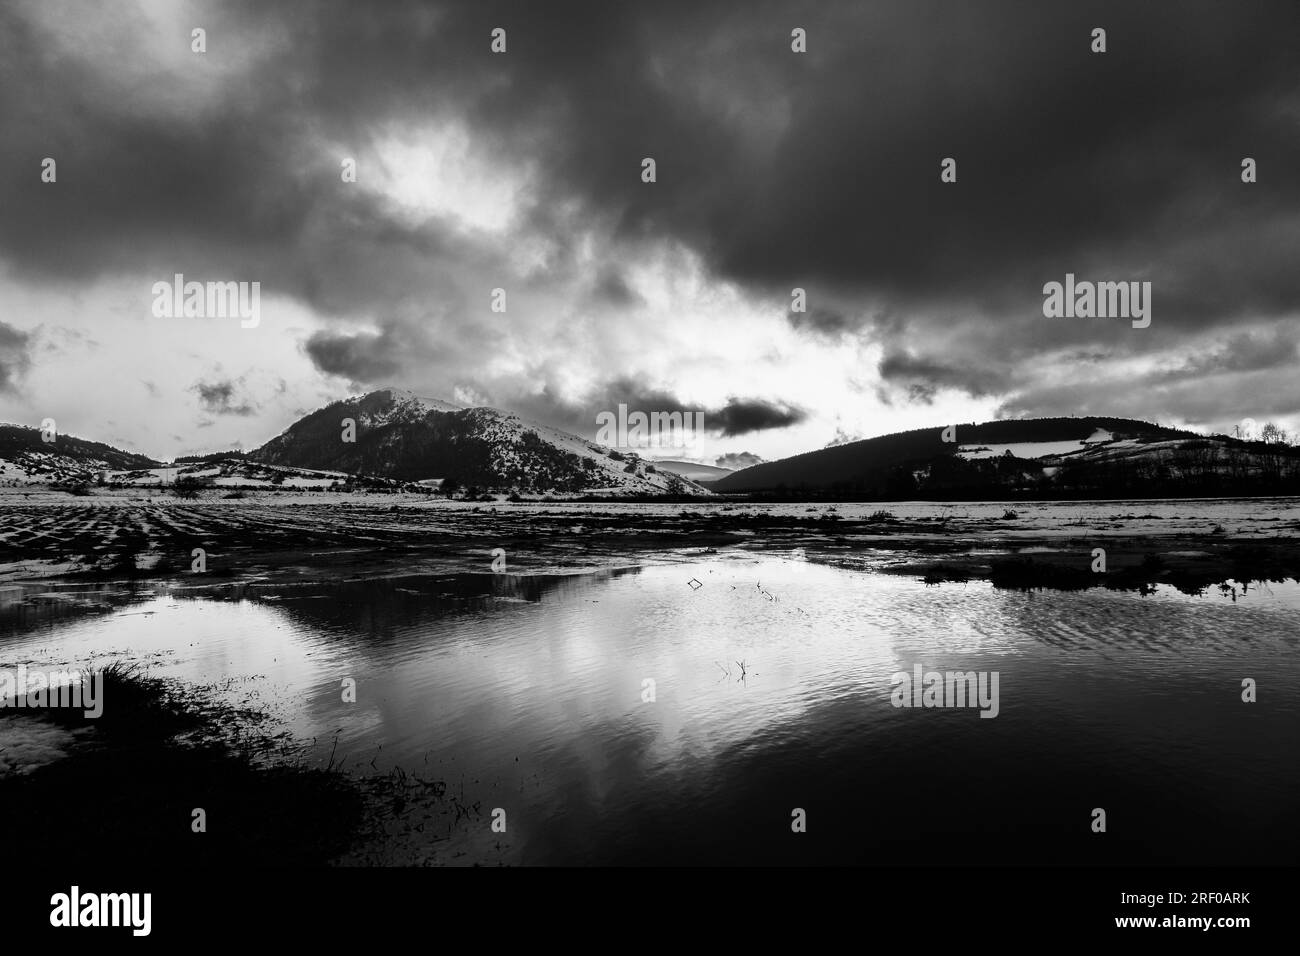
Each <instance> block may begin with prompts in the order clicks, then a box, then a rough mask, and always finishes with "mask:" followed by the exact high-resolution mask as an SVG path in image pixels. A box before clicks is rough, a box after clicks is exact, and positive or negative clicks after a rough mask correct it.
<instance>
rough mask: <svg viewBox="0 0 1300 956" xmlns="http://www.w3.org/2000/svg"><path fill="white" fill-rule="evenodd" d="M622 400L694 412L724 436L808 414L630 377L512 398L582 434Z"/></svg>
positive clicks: (525, 410)
mask: <svg viewBox="0 0 1300 956" xmlns="http://www.w3.org/2000/svg"><path fill="white" fill-rule="evenodd" d="M619 405H626V406H627V410H628V412H629V413H630V412H635V411H640V412H645V413H647V414H649V413H651V412H667V413H672V412H698V413H700V414H702V415H703V416H704V424H703V429H704V431H706V432H709V433H712V434H715V435H721V436H722V437H724V438H729V437H734V436H737V435H747V434H751V433H753V432H760V431H767V430H769V429H775V428H786V427H788V426H790V425H797V424H799V423H800V422H802V421H804V420H805V419H806V418H807V417H808V413H807V412H806V411H805V410H804V409H801V408H796V407H794V406H792V405H790V404H788V403H784V402H776V401H769V400H767V399H754V398H744V399H742V398H729V399H728V400H727V401H726V402H725V403H724V404H723V405H720V406H716V407H712V408H709V407H704V406H701V405H698V404H691V403H689V402H684V401H682V400H681V399H680V398H679V397H677V396H676V395H675V394H673V393H672V392H670V391H666V390H664V389H660V388H654V387H651V386H647V385H645V384H644V383H642V382H639V381H637V380H636V379H634V378H631V377H622V378H618V379H614V380H612V381H609V382H605V383H603V384H601V385H600V386H598V387H596V388H594V389H592V390H590V391H589V392H588V393H587V394H586V395H585V396H583V398H582V400H581V401H576V402H575V401H566V400H564V399H561V398H559V397H557V395H556V394H555V392H554V390H552V389H550V388H545V389H542V390H541V391H540V392H536V393H533V394H531V395H523V396H519V397H517V398H515V399H514V400H512V401H511V402H510V406H511V407H512V408H518V409H519V410H520V414H522V415H524V416H525V417H532V418H536V419H540V420H542V421H547V422H552V423H554V424H556V425H558V426H560V427H561V428H566V429H568V430H570V431H573V432H576V433H578V434H580V435H587V436H591V435H592V434H594V432H595V431H596V424H597V422H596V416H597V415H598V414H599V413H601V412H616V411H617V409H618V406H619Z"/></svg>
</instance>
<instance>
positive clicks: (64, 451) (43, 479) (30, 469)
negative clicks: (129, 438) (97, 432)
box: [0, 424, 158, 485]
mask: <svg viewBox="0 0 1300 956" xmlns="http://www.w3.org/2000/svg"><path fill="white" fill-rule="evenodd" d="M41 434H42V433H41V430H40V429H39V428H29V427H27V426H25V425H6V424H0V485H28V484H38V483H39V484H46V483H48V484H66V483H81V482H87V481H94V480H96V479H97V478H98V476H99V473H100V472H102V471H111V470H118V469H128V468H151V467H154V466H156V465H157V464H158V463H157V462H156V461H154V460H153V459H152V458H148V457H146V456H144V455H137V454H134V453H132V452H129V451H122V450H121V449H120V448H114V447H113V446H112V445H105V444H102V443H101V442H97V441H87V440H86V439H84V438H76V437H74V436H72V435H59V434H56V435H54V440H53V441H50V442H47V441H45V440H43V439H42V437H41Z"/></svg>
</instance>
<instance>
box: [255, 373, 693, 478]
mask: <svg viewBox="0 0 1300 956" xmlns="http://www.w3.org/2000/svg"><path fill="white" fill-rule="evenodd" d="M349 421H350V422H351V427H350V430H349V426H348V422H349ZM348 439H351V440H348ZM248 458H249V459H250V460H252V461H257V462H261V463H264V464H268V465H280V466H288V467H294V468H306V469H315V470H320V471H340V472H348V473H351V474H358V475H378V476H383V477H386V478H393V479H397V480H400V481H408V482H418V481H424V482H428V481H431V480H435V479H440V480H441V481H442V482H443V486H444V487H446V488H451V487H464V488H470V487H477V488H481V489H485V490H486V489H495V490H504V489H516V490H519V491H527V492H570V493H583V492H585V493H594V494H620V495H623V494H627V495H637V494H649V495H661V494H692V495H705V494H709V492H708V491H707V490H705V489H704V488H701V487H700V486H699V485H697V484H695V483H694V482H692V481H689V480H686V479H684V478H682V477H680V476H678V475H675V474H673V473H671V472H666V471H665V472H661V471H659V469H658V468H656V467H655V466H654V464H653V463H648V462H645V461H642V460H641V459H640V457H639V456H637V455H635V454H630V453H629V454H623V453H620V452H618V451H611V450H610V449H607V448H604V447H602V446H600V445H596V444H595V443H593V442H589V441H587V440H586V439H583V438H579V437H578V436H576V435H571V434H569V433H568V432H563V431H560V430H559V429H556V428H551V427H549V426H546V425H539V424H535V423H531V422H526V421H524V420H522V419H520V418H519V417H517V416H515V415H511V414H508V413H506V412H502V411H498V410H497V409H495V408H486V407H479V408H463V407H461V406H458V405H452V404H450V403H448V402H443V401H438V400H437V399H432V398H422V397H420V396H418V395H415V394H413V393H411V392H408V391H405V390H402V389H396V388H383V389H379V390H377V391H373V392H370V393H368V394H366V395H362V396H360V397H359V398H349V399H345V400H343V401H338V402H334V403H333V404H331V405H327V406H326V407H325V408H322V409H320V410H318V411H315V412H312V413H311V414H310V415H307V416H305V417H304V418H301V419H299V420H298V421H297V422H295V423H294V424H293V425H291V426H289V428H288V429H287V430H286V431H285V432H284V433H283V434H281V435H279V436H277V437H276V438H273V439H271V441H269V442H267V443H266V444H265V445H263V446H262V447H261V448H258V449H257V450H255V451H253V452H251V453H250V454H249V456H248Z"/></svg>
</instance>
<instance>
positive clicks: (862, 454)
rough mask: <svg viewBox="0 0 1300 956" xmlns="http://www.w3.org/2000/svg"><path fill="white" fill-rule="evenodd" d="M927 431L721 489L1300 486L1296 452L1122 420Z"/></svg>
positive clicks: (1225, 489)
mask: <svg viewBox="0 0 1300 956" xmlns="http://www.w3.org/2000/svg"><path fill="white" fill-rule="evenodd" d="M950 437H952V438H954V439H955V440H953V441H944V430H943V429H939V428H924V429H916V430H914V431H907V432H898V433H895V434H892V435H883V436H881V437H878V438H868V439H864V440H862V441H856V442H850V443H848V444H844V445H836V446H832V447H830V448H823V449H819V450H818V451H812V452H807V453H806V454H802V455H795V456H794V457H792V458H784V459H781V460H780V461H773V462H765V463H763V464H761V465H754V466H753V467H750V468H746V469H744V470H742V471H738V472H736V473H735V474H732V475H729V476H727V477H725V478H723V479H721V480H720V481H717V482H714V483H713V484H712V485H711V487H712V488H713V490H715V491H718V492H721V493H736V492H751V493H768V494H776V495H778V496H784V495H791V496H795V497H804V496H811V497H816V496H825V495H829V496H845V497H863V498H877V499H893V500H897V499H902V498H939V499H942V498H954V499H963V498H991V499H997V498H1002V497H1034V496H1037V497H1045V498H1061V497H1079V498H1111V497H1116V498H1118V497H1186V496H1193V497H1194V496H1213V495H1251V494H1295V493H1297V492H1300V449H1297V448H1294V447H1291V446H1286V445H1266V444H1264V443H1263V442H1246V441H1239V440H1237V439H1234V438H1228V437H1227V436H1223V435H1215V436H1209V437H1207V436H1204V435H1198V434H1196V433H1194V432H1189V431H1183V430H1180V429H1175V428H1167V427H1164V426H1161V425H1153V424H1151V423H1149V422H1142V421H1135V420H1132V419H1126V418H1102V417H1085V418H1038V419H1016V420H1004V421H996V422H985V423H983V424H966V425H957V426H955V429H954V430H953V433H952V434H951V435H950Z"/></svg>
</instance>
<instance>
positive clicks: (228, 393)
mask: <svg viewBox="0 0 1300 956" xmlns="http://www.w3.org/2000/svg"><path fill="white" fill-rule="evenodd" d="M241 386H242V383H241V382H238V381H234V380H230V379H226V380H218V381H215V382H195V383H194V385H192V386H191V387H190V391H192V392H197V393H198V396H199V407H200V408H202V409H203V410H204V411H205V412H207V413H209V414H211V415H239V416H248V415H252V414H255V413H256V412H257V407H256V406H255V405H254V404H253V403H252V402H251V401H249V400H248V399H247V398H246V397H244V396H243V395H241V394H240V392H241ZM209 424H211V423H210V422H209ZM200 427H203V426H202V425H200Z"/></svg>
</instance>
